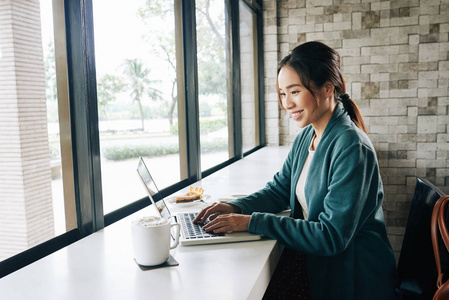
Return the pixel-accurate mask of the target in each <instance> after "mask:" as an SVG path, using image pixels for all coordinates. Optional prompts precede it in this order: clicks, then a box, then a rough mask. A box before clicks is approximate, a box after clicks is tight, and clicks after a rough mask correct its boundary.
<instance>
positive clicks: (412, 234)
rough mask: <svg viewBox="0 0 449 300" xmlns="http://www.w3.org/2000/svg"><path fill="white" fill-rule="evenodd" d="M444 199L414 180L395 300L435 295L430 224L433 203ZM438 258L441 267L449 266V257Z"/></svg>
mask: <svg viewBox="0 0 449 300" xmlns="http://www.w3.org/2000/svg"><path fill="white" fill-rule="evenodd" d="M443 195H444V193H443V192H442V191H441V190H440V189H439V188H437V187H436V186H434V185H433V184H432V183H430V182H429V181H428V180H427V179H424V178H417V179H416V186H415V193H414V195H413V199H412V204H411V207H410V213H409V216H408V221H407V226H406V229H405V234H404V241H403V242H402V248H401V253H400V255H399V261H398V268H397V269H398V283H397V290H396V291H397V296H398V297H397V298H398V299H403V300H408V299H432V297H433V295H434V293H435V291H436V280H437V271H436V264H435V257H434V253H433V248H432V239H431V235H430V220H431V217H432V210H433V207H434V205H435V202H436V201H437V200H438V199H439V198H440V197H441V196H443ZM446 220H448V219H447V217H446ZM440 256H441V262H442V264H443V265H446V266H448V265H449V255H448V254H447V253H441V254H440Z"/></svg>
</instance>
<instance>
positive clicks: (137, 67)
mask: <svg viewBox="0 0 449 300" xmlns="http://www.w3.org/2000/svg"><path fill="white" fill-rule="evenodd" d="M123 67H124V74H125V75H126V77H125V82H126V83H125V84H126V86H127V88H128V89H129V90H131V94H130V96H131V97H132V99H133V101H135V102H137V104H138V106H139V113H140V119H141V122H142V131H145V125H144V115H143V109H142V100H143V97H144V96H145V95H148V97H150V98H152V99H159V98H160V94H161V92H160V91H159V90H158V89H155V88H153V87H152V85H153V84H154V83H155V82H156V81H154V80H150V79H149V74H150V69H147V68H145V67H144V65H143V63H142V61H141V60H139V59H126V60H125V62H124V64H123Z"/></svg>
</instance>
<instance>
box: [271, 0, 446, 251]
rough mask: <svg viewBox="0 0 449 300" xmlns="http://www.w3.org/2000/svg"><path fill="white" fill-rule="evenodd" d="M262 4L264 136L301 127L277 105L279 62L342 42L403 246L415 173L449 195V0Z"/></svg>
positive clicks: (392, 228) (278, 139) (287, 137)
mask: <svg viewBox="0 0 449 300" xmlns="http://www.w3.org/2000/svg"><path fill="white" fill-rule="evenodd" d="M263 5H264V15H263V17H264V39H265V40H264V43H265V45H264V49H265V84H266V85H265V89H266V90H265V103H266V110H267V120H266V122H267V125H266V126H267V141H268V143H269V144H290V143H291V141H292V140H293V138H294V137H295V136H296V135H297V133H298V132H299V129H298V128H296V126H295V124H293V123H291V121H289V120H287V119H283V120H282V121H281V122H280V126H278V122H279V119H280V117H281V116H282V113H281V112H280V110H279V108H278V105H277V95H276V89H275V88H276V86H275V84H276V65H277V62H278V61H279V60H280V59H282V57H284V56H285V55H286V54H287V53H288V51H290V50H291V49H293V48H294V47H295V46H297V45H298V44H300V43H303V42H306V41H312V40H318V41H322V42H324V43H326V44H328V45H329V46H331V47H333V48H335V49H337V51H338V52H339V53H340V55H341V57H342V70H343V74H344V75H345V76H346V79H347V91H348V94H350V95H351V97H352V98H353V100H354V101H355V102H356V103H357V105H358V106H359V107H360V109H361V111H362V114H363V116H364V119H365V122H366V124H367V126H368V131H369V135H370V138H371V140H372V141H373V143H374V145H375V147H376V150H377V152H378V158H379V164H380V167H381V172H382V179H383V182H384V186H385V202H384V208H385V217H386V222H387V229H388V233H389V237H390V241H391V242H392V245H393V248H394V250H395V252H396V255H398V254H399V251H400V248H401V245H402V239H403V234H404V230H405V225H406V221H407V216H408V211H409V208H410V202H411V198H412V195H413V190H414V186H415V180H416V177H417V176H418V177H425V178H427V179H429V180H430V181H431V182H432V183H434V184H435V185H437V186H438V187H440V188H441V189H442V190H443V191H444V192H446V193H449V143H448V140H449V135H448V133H449V116H448V107H449V61H448V51H449V42H448V37H449V33H448V32H449V2H448V1H447V0H441V1H439V0H427V1H423V0H421V1H419V0H399V1H379V0H378V1H358V0H348V1H342V0H334V1H332V0H318V1H312V0H297V1H294V0H287V1H271V0H270V1H268V0H265V1H264V2H263Z"/></svg>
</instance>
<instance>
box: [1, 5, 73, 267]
mask: <svg viewBox="0 0 449 300" xmlns="http://www.w3.org/2000/svg"><path fill="white" fill-rule="evenodd" d="M0 7H1V8H0V19H2V20H0V22H2V30H1V32H0V41H1V43H0V47H1V48H0V70H1V71H0V74H1V75H0V76H1V77H2V80H0V95H1V96H0V98H1V99H2V101H0V128H1V129H0V170H1V172H0V174H1V175H0V220H1V221H0V224H1V226H0V261H2V260H5V259H7V258H9V257H11V256H14V255H16V254H18V253H19V252H22V251H25V250H27V249H29V248H32V247H34V246H36V245H39V244H41V243H43V242H46V241H47V240H50V239H52V238H54V237H55V236H57V235H60V234H63V233H65V232H67V231H70V230H72V229H74V228H76V215H75V208H74V207H75V205H74V195H73V174H72V173H71V170H72V164H71V154H72V153H71V145H70V124H69V123H68V122H67V123H65V122H60V117H61V116H63V117H64V116H67V114H68V110H67V94H66V93H64V85H65V79H66V77H65V73H63V74H62V75H61V67H62V68H63V67H64V66H61V64H60V63H61V61H60V60H59V61H58V62H57V61H56V59H55V57H57V56H58V55H59V57H61V56H62V57H64V53H61V49H63V50H62V52H64V51H65V48H64V45H61V44H58V45H55V43H54V40H55V39H54V29H53V27H55V29H56V30H55V33H56V34H58V35H60V34H62V36H64V30H63V28H62V31H61V28H58V26H53V9H56V10H58V9H61V7H55V8H53V7H52V3H51V2H50V1H40V2H37V3H36V2H16V1H11V2H8V4H4V5H2V6H0ZM59 16H60V17H61V16H62V15H59ZM55 21H56V22H62V24H63V19H61V18H59V19H58V18H56V19H55ZM60 37H61V36H60ZM62 40H64V39H62ZM62 63H63V64H64V63H65V62H62ZM57 78H58V81H57ZM60 88H61V90H60ZM67 130H68V131H69V134H68V136H67V135H64V136H63V135H62V134H61V133H62V132H63V133H66V132H67Z"/></svg>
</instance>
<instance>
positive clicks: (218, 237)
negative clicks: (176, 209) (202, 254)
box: [137, 157, 262, 246]
mask: <svg viewBox="0 0 449 300" xmlns="http://www.w3.org/2000/svg"><path fill="white" fill-rule="evenodd" d="M137 173H138V174H139V177H140V179H141V180H142V183H143V184H144V186H145V189H146V190H147V193H148V197H149V198H150V200H151V203H152V204H153V205H154V207H155V208H156V210H157V212H158V213H159V214H160V216H161V217H162V218H164V219H166V220H170V221H172V220H174V221H175V222H177V223H179V224H180V225H181V230H180V232H181V235H180V237H179V243H180V244H181V245H185V246H190V245H204V244H218V243H232V242H243V241H254V240H259V239H261V237H262V236H261V235H260V234H252V233H249V232H229V233H225V234H214V233H208V232H206V231H205V230H204V229H203V228H201V226H200V225H197V224H194V223H193V219H194V218H195V216H196V215H197V214H198V212H199V211H198V212H189V213H177V214H175V215H172V214H171V213H170V210H169V209H168V207H167V205H166V203H165V200H164V199H160V200H158V201H155V200H154V195H155V194H157V193H158V192H159V190H158V188H157V186H156V183H155V182H154V180H153V177H152V176H151V174H150V171H149V170H148V168H147V166H146V165H145V162H144V161H143V158H142V157H140V158H139V164H138V166H137ZM174 205H176V204H174Z"/></svg>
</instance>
